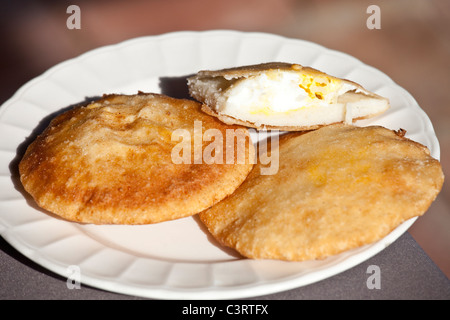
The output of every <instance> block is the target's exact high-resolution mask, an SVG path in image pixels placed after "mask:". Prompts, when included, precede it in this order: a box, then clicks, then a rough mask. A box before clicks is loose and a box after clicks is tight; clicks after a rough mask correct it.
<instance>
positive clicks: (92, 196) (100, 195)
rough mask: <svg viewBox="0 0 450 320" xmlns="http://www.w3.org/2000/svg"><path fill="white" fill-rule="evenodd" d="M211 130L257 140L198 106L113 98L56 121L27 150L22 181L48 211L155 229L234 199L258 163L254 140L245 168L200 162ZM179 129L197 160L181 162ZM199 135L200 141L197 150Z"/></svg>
mask: <svg viewBox="0 0 450 320" xmlns="http://www.w3.org/2000/svg"><path fill="white" fill-rule="evenodd" d="M195 123H196V124H197V129H196V130H197V132H195V134H194V127H195ZM199 126H200V127H199ZM198 128H200V130H201V131H198ZM208 129H213V130H216V131H215V132H219V133H222V134H223V136H225V132H226V130H227V129H228V130H230V129H231V130H233V132H235V133H236V134H237V135H241V136H244V137H245V138H246V139H250V137H249V135H248V131H247V130H246V129H244V128H242V127H239V126H229V125H225V124H223V123H222V122H220V121H218V120H216V119H215V118H213V117H210V116H208V115H206V114H204V113H203V112H201V111H200V104H199V103H197V102H195V101H191V100H182V99H175V98H170V97H167V96H164V95H159V94H145V93H142V92H140V93H139V94H137V95H114V94H113V95H105V96H104V97H103V98H102V99H100V100H98V101H95V102H93V103H91V104H89V105H87V106H83V107H76V108H73V109H71V110H69V111H67V112H65V113H63V114H61V115H59V116H57V117H56V118H54V119H53V120H52V121H51V123H50V125H49V126H48V127H47V128H46V130H45V131H44V132H43V133H42V134H41V135H39V136H38V137H37V138H36V140H35V141H34V142H33V143H31V145H30V146H29V147H28V149H27V150H26V153H25V155H24V156H23V159H22V160H21V162H20V164H19V170H20V179H21V181H22V183H23V186H24V187H25V189H26V191H28V192H29V193H30V194H31V196H32V197H33V198H34V199H35V201H36V202H37V204H38V205H39V206H40V207H42V208H44V209H46V210H48V211H50V212H53V213H55V214H56V215H58V216H61V217H62V218H64V219H67V220H72V221H77V222H82V223H94V224H148V223H156V222H161V221H166V220H172V219H177V218H182V217H186V216H190V215H193V214H196V213H198V212H199V211H202V210H204V209H206V208H208V207H210V206H211V205H213V204H214V203H216V202H218V201H219V200H221V199H223V198H224V197H225V196H227V195H229V194H230V193H232V192H233V191H234V190H235V189H236V188H237V187H238V186H239V185H240V184H241V183H242V181H243V180H244V179H245V178H246V176H247V174H248V173H249V171H250V170H251V168H252V167H253V163H254V161H253V159H251V157H252V156H253V152H252V150H251V148H253V146H252V143H251V142H250V143H247V144H245V161H243V162H239V163H238V162H236V161H235V162H231V161H230V162H226V163H225V161H224V162H223V163H219V162H218V161H217V163H211V164H205V162H204V161H203V159H200V160H202V161H197V160H198V159H197V160H195V159H194V155H195V154H194V149H195V150H196V151H198V150H200V151H201V152H203V151H204V150H205V148H206V147H207V146H208V145H209V144H210V143H211V141H207V140H204V139H202V134H203V133H204V132H205V131H207V130H208ZM176 130H182V133H183V132H184V133H185V135H186V134H187V135H188V137H187V138H190V139H191V140H186V141H188V146H192V148H189V149H182V150H181V151H180V150H178V151H179V152H180V153H183V152H188V151H190V152H191V153H190V154H188V157H187V159H189V160H192V161H185V162H182V163H179V161H178V162H177V161H174V159H173V154H172V153H173V150H174V148H175V147H176V146H177V145H179V143H180V141H181V139H173V133H174V132H175V131H176ZM199 135H200V136H199ZM177 137H178V138H180V136H177ZM194 137H199V139H200V140H198V139H197V140H196V142H195V143H196V146H195V148H194V140H195V139H194ZM186 141H185V142H186ZM198 141H200V143H199V142H198ZM232 147H233V146H232ZM234 147H236V145H234ZM225 148H226V144H223V150H222V149H220V150H219V149H218V148H215V149H214V152H218V153H221V152H225ZM186 150H187V151H186ZM183 155H184V156H186V154H183ZM237 155H238V153H237V152H236V157H237ZM177 156H178V155H177ZM201 156H202V154H201V153H200V158H201ZM184 159H186V158H184ZM234 159H236V158H234Z"/></svg>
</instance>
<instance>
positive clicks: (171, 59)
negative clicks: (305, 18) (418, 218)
mask: <svg viewBox="0 0 450 320" xmlns="http://www.w3.org/2000/svg"><path fill="white" fill-rule="evenodd" d="M267 61H286V62H295V63H299V64H302V65H306V66H312V67H314V68H317V69H320V70H322V71H324V72H327V73H330V74H332V75H335V76H338V77H343V78H347V79H350V80H353V81H356V82H358V83H360V84H362V85H363V86H365V87H366V88H367V89H368V90H371V91H374V92H375V93H378V94H380V95H383V96H386V97H388V98H389V99H390V101H391V106H392V107H391V109H390V110H389V111H388V112H386V113H385V114H383V115H381V116H379V117H376V118H374V119H370V120H364V121H359V122H357V125H361V126H363V125H371V124H379V125H383V126H385V127H387V128H390V129H399V128H404V129H406V130H407V137H409V138H411V139H413V140H416V141H418V142H420V143H423V144H425V145H426V146H428V147H429V149H430V151H431V154H432V156H433V157H435V158H437V159H439V156H440V152H439V143H438V141H437V138H436V136H435V133H434V130H433V127H432V124H431V122H430V120H429V119H428V117H427V115H426V114H425V113H424V112H423V111H422V109H421V108H420V107H419V106H418V104H417V102H416V101H415V100H414V98H413V97H412V96H411V95H410V94H409V93H408V92H407V91H405V90H404V89H402V88H401V87H399V86H398V85H397V84H395V83H394V82H393V81H392V80H391V79H390V78H389V77H388V76H387V75H385V74H383V73H382V72H380V71H378V70H377V69H374V68H373V67H370V66H367V65H365V64H364V63H362V62H361V61H359V60H357V59H355V58H353V57H351V56H349V55H347V54H344V53H341V52H336V51H333V50H329V49H326V48H324V47H322V46H319V45H317V44H314V43H311V42H307V41H302V40H297V39H287V38H284V37H280V36H276V35H270V34H263V33H242V32H236V31H227V30H216V31H208V32H176V33H169V34H164V35H160V36H150V37H141V38H136V39H132V40H129V41H125V42H123V43H119V44H117V45H111V46H107V47H102V48H99V49H96V50H93V51H90V52H88V53H86V54H83V55H81V56H79V57H77V58H74V59H71V60H68V61H66V62H63V63H61V64H58V65H56V66H55V67H53V68H51V69H50V70H48V71H47V72H45V73H44V74H42V75H41V76H39V77H37V78H35V79H33V80H32V81H30V82H29V83H27V84H25V85H24V86H23V87H22V88H20V89H19V90H18V91H17V93H16V94H15V95H14V96H13V97H12V98H11V99H10V100H8V101H7V102H6V103H5V104H4V105H3V106H2V107H1V108H0V190H1V193H0V234H1V235H2V236H3V237H4V238H5V239H6V240H7V241H8V242H9V243H10V244H11V245H12V246H13V247H15V248H16V249H17V250H18V251H19V252H21V253H22V254H24V255H25V256H27V257H28V258H30V259H31V260H33V261H34V262H36V263H38V264H40V265H42V266H43V267H45V268H47V269H49V270H51V271H53V272H55V273H57V274H59V275H61V276H63V277H68V276H69V275H71V272H72V269H70V268H69V266H72V265H76V266H78V267H79V268H80V270H81V280H82V284H87V285H90V286H93V287H97V288H101V289H104V290H109V291H113V292H118V293H123V294H130V295H136V296H142V297H148V298H159V299H233V298H234V299H235V298H245V297H254V296H259V295H265V294H270V293H275V292H279V291H283V290H288V289H292V288H296V287H300V286H303V285H307V284H311V283H314V282H316V281H319V280H322V279H325V278H327V277H330V276H333V275H335V274H337V273H339V272H342V271H344V270H347V269H349V268H351V267H353V266H355V265H357V264H359V263H361V262H363V261H365V260H367V259H368V258H370V257H372V256H373V255H375V254H376V253H378V252H380V251H381V250H383V249H384V248H385V247H386V246H388V245H389V244H390V243H392V242H393V241H395V240H396V239H397V238H398V237H399V236H400V235H402V234H403V233H404V232H405V231H406V230H407V229H408V228H409V227H410V226H411V224H412V223H413V222H414V220H415V219H411V220H409V221H407V222H405V223H403V224H402V225H401V226H399V227H398V228H397V229H395V230H394V231H393V232H392V233H391V234H389V235H388V236H387V237H386V238H384V239H382V240H380V241H378V242H376V243H374V244H372V245H368V246H364V247H361V248H358V249H355V250H351V251H348V252H345V253H343V254H340V255H336V256H333V257H330V258H328V259H325V260H321V261H308V262H283V261H263V260H261V261H259V260H249V259H244V258H242V257H239V256H238V255H236V254H235V253H234V252H233V251H232V250H227V249H225V248H223V247H221V246H219V245H218V244H217V243H216V242H215V241H214V240H213V239H212V238H211V237H210V236H209V235H208V234H207V232H205V230H204V229H203V228H202V225H201V223H200V222H199V221H198V219H197V218H196V217H190V218H184V219H180V220H176V221H170V222H164V223H160V224H156V225H146V226H114V225H113V226H94V225H80V224H77V223H72V222H67V221H63V220H60V219H57V218H55V217H53V216H52V215H50V214H48V213H47V212H45V211H43V210H41V209H39V208H37V206H36V205H35V204H34V203H33V201H32V199H31V198H30V197H29V196H28V195H27V194H26V193H25V192H24V191H23V189H22V187H21V184H20V181H19V180H18V176H17V163H18V161H19V160H20V159H19V157H18V155H20V154H21V152H23V150H24V149H23V148H24V147H25V146H26V145H27V144H28V143H29V142H30V139H29V138H28V137H30V136H33V135H34V134H35V133H36V132H37V131H39V130H42V129H43V127H44V126H45V124H46V123H48V120H49V119H50V118H51V117H52V116H54V114H55V113H56V112H60V111H61V110H62V109H64V108H67V107H69V106H72V105H75V104H78V103H81V102H83V101H85V100H86V99H90V98H93V97H97V96H100V95H102V94H103V93H136V92H137V91H138V90H141V91H145V92H162V93H166V94H169V95H173V96H176V97H183V96H186V88H185V82H184V78H185V77H186V76H187V75H190V74H193V73H195V72H197V71H198V70H201V69H219V68H224V67H232V66H238V65H245V64H254V63H259V62H267Z"/></svg>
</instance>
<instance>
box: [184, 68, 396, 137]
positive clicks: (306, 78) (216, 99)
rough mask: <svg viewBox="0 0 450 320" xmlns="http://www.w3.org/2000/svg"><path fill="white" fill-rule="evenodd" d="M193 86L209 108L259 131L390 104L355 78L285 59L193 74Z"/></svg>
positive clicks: (350, 118) (311, 124)
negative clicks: (358, 82)
mask: <svg viewBox="0 0 450 320" xmlns="http://www.w3.org/2000/svg"><path fill="white" fill-rule="evenodd" d="M188 87H189V92H190V94H191V96H192V97H193V98H195V99H196V100H198V101H200V102H202V103H203V108H202V110H203V111H204V112H206V113H208V114H210V115H212V116H215V117H217V118H218V119H220V120H221V121H223V122H225V123H228V124H240V125H244V126H247V127H252V128H256V129H278V130H285V131H304V130H313V129H317V128H320V127H322V126H325V125H330V124H334V123H346V124H351V123H353V122H354V121H355V120H358V119H367V118H370V117H373V116H376V115H378V114H381V113H383V112H385V111H386V110H387V109H388V108H389V100H388V99H387V98H384V97H381V96H379V95H377V94H375V93H373V92H370V91H368V90H366V89H365V88H363V87H362V86H361V85H359V84H357V83H355V82H353V81H349V80H346V79H341V78H337V77H334V76H331V75H329V74H326V73H324V72H321V71H319V70H316V69H314V68H311V67H304V66H301V65H299V64H292V63H285V62H269V63H262V64H257V65H248V66H241V67H235V68H229V69H222V70H201V71H199V72H198V73H197V74H195V75H193V76H191V77H189V78H188Z"/></svg>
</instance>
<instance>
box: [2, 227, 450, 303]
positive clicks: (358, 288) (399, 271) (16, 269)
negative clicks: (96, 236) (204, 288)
mask: <svg viewBox="0 0 450 320" xmlns="http://www.w3.org/2000/svg"><path fill="white" fill-rule="evenodd" d="M0 248H1V250H0V298H1V299H3V300H14V299H40V300H50V299H58V300H59V299H71V300H81V299H83V300H92V299H101V300H105V299H115V300H126V299H143V298H141V297H134V296H127V295H122V294H118V293H113V292H108V291H104V290H101V289H97V288H92V287H89V286H86V285H83V283H81V286H80V288H79V289H68V286H67V280H66V279H65V278H63V277H61V276H59V275H56V274H54V273H52V272H50V271H48V270H46V269H44V268H43V267H41V266H40V265H38V264H36V263H34V262H33V261H31V260H29V259H28V258H26V257H24V256H23V255H22V254H21V253H19V252H18V251H17V250H15V249H14V248H13V247H12V246H10V245H9V244H8V243H7V242H6V241H5V240H4V239H3V238H0ZM371 266H375V268H377V269H378V268H379V269H378V271H379V273H378V274H379V278H378V279H379V282H373V281H371V280H372V278H370V277H371V276H373V275H375V273H374V272H373V271H371V270H372V269H371V268H372V267H371ZM368 283H369V284H374V283H378V284H379V285H380V287H379V288H376V287H375V288H369V287H371V286H370V285H368ZM253 299H259V300H288V299H289V300H296V299H346V300H352V299H371V300H372V299H374V300H378V299H398V300H403V299H420V300H425V299H432V300H450V280H449V279H448V278H447V277H446V276H445V275H444V274H443V273H442V272H441V270H440V269H439V268H438V267H437V266H436V265H435V264H434V263H433V261H431V259H430V258H429V257H428V256H427V255H426V253H425V252H424V251H423V250H422V248H421V247H420V246H419V245H418V244H417V243H416V242H415V240H414V239H413V238H412V237H411V235H410V234H409V233H408V232H406V233H404V234H403V235H402V236H401V237H400V238H399V239H398V240H397V241H395V242H394V243H392V244H391V245H390V246H388V247H387V248H386V249H384V250H383V251H381V252H380V253H378V254H377V255H375V256H373V257H372V258H370V259H368V260H366V261H364V262H363V263H361V264H359V265H357V266H355V267H353V268H351V269H349V270H346V271H344V272H342V273H340V274H337V275H335V276H333V277H330V278H327V279H324V280H321V281H319V282H316V283H312V284H310V285H307V286H303V287H299V288H296V289H292V290H288V291H283V292H278V293H274V294H270V295H265V296H258V297H251V298H249V300H253Z"/></svg>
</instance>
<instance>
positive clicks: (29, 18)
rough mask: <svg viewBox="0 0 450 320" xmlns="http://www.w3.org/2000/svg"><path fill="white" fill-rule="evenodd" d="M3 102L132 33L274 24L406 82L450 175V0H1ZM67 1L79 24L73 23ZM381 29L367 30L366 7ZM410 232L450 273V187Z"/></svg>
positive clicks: (273, 29)
mask: <svg viewBox="0 0 450 320" xmlns="http://www.w3.org/2000/svg"><path fill="white" fill-rule="evenodd" d="M0 3H1V12H0V38H1V50H0V56H1V58H0V70H1V75H0V81H1V82H0V85H1V86H0V88H1V89H0V103H3V102H4V101H6V100H7V99H9V98H10V97H11V96H12V95H13V94H14V92H15V91H16V90H17V89H19V88H20V87H21V86H22V85H23V84H25V82H27V81H28V80H31V79H32V78H34V77H36V76H38V75H40V74H41V73H42V72H44V71H45V70H47V69H48V68H50V67H52V66H53V65H55V64H57V63H59V62H62V61H64V60H67V59H69V58H73V57H76V56H78V55H80V54H82V53H84V52H86V51H88V50H91V49H94V48H97V47H100V46H104V45H108V44H113V43H117V42H120V41H123V40H127V39H130V38H134V37H138V36H145V35H157V34H161V33H166V32H170V31H180V30H210V29H233V30H241V31H260V32H269V33H274V34H278V35H282V36H286V37H291V38H298V39H304V40H309V41H313V42H316V43H318V44H321V45H323V46H325V47H328V48H331V49H335V50H339V51H342V52H345V53H348V54H350V55H352V56H354V57H356V58H358V59H359V60H361V61H362V62H364V63H366V64H369V65H371V66H373V67H375V68H377V69H379V70H381V71H382V72H384V73H386V74H387V75H389V76H390V77H391V78H392V79H393V80H394V81H395V82H397V83H398V84H399V85H400V86H402V87H404V88H405V89H406V90H408V91H409V92H410V93H411V94H412V95H413V96H414V98H415V99H416V100H417V101H418V103H419V105H420V106H421V107H422V109H423V110H424V111H425V112H426V113H427V114H428V116H429V117H430V119H431V121H432V122H433V125H434V128H435V131H436V134H437V137H438V139H439V141H440V145H441V163H442V165H443V168H444V172H445V173H446V177H450V147H449V146H450V1H448V0H395V1H393V0H390V1H389V0H370V1H366V0H359V1H354V0H351V1H350V0H338V1H336V0H333V1H332V0H309V1H306V0H246V1H242V0H227V1H225V0H219V1H216V0H147V1H143V0H128V1H117V0H100V1H93V0H89V1H88V0H85V1H76V0H73V1H65V0H59V1H50V0H47V1H43V0H33V1H0ZM69 5H78V6H79V8H80V9H81V21H80V22H81V24H80V26H81V28H80V29H73V30H69V29H68V28H67V27H66V21H67V19H68V18H69V16H70V14H69V13H66V10H67V7H68V6H69ZM370 5H377V6H378V7H379V8H380V10H381V11H380V13H381V15H380V17H381V21H380V22H381V29H372V30H370V29H368V28H367V26H366V21H367V19H368V18H369V16H370V14H369V13H367V8H368V7H369V6H370ZM409 232H410V233H411V235H412V236H413V237H414V238H415V239H416V241H417V242H418V243H419V244H420V245H421V246H422V248H423V249H424V250H425V251H426V252H427V254H428V255H429V256H430V258H431V259H432V260H433V261H434V262H435V263H436V264H437V265H438V266H439V267H440V268H441V269H442V270H443V272H444V273H445V274H446V275H447V277H449V278H450V187H449V183H448V182H447V183H445V184H444V188H443V190H442V192H441V193H440V195H439V197H438V199H437V200H436V201H435V202H434V203H433V204H432V206H431V208H430V209H429V211H428V212H427V213H426V214H425V215H424V216H423V217H420V218H419V219H418V220H417V221H416V223H415V224H414V225H413V226H412V227H411V228H410V230H409Z"/></svg>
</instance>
